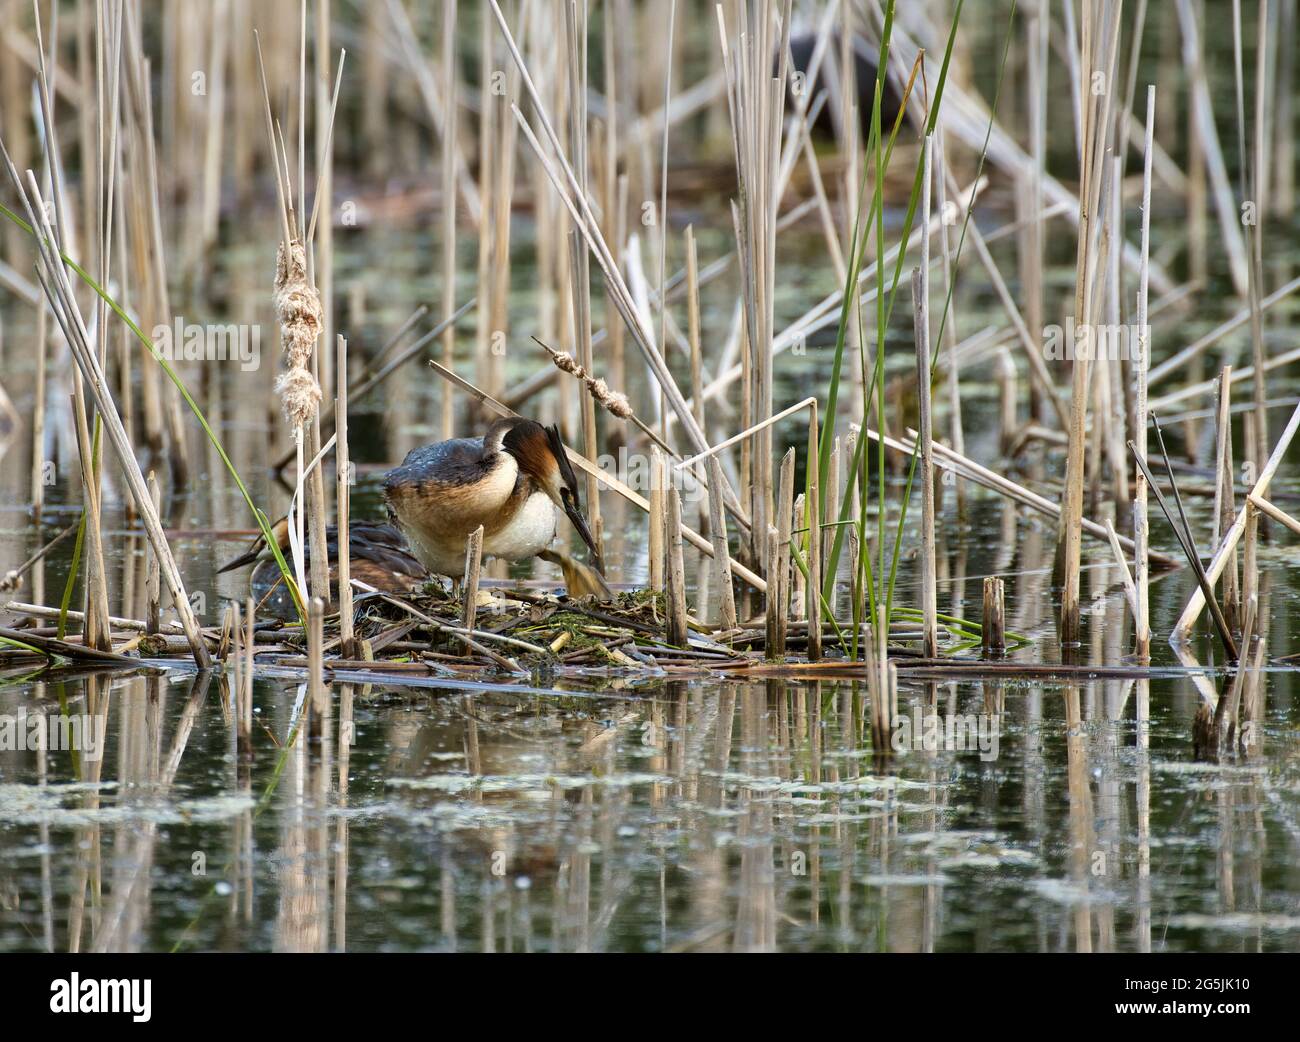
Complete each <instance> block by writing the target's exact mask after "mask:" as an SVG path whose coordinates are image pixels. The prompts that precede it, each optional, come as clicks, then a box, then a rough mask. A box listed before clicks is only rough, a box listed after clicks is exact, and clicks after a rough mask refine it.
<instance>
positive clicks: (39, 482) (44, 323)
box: [32, 300, 49, 523]
mask: <svg viewBox="0 0 1300 1042" xmlns="http://www.w3.org/2000/svg"><path fill="white" fill-rule="evenodd" d="M48 315H49V312H48V311H47V309H46V306H45V301H44V300H38V301H37V303H36V342H35V347H36V377H35V379H34V381H33V384H32V519H33V520H34V521H36V522H37V523H39V522H40V520H41V514H42V513H43V511H44V509H45V352H46V346H45V342H46V340H47V339H48V336H47V327H48V325H49V318H48Z"/></svg>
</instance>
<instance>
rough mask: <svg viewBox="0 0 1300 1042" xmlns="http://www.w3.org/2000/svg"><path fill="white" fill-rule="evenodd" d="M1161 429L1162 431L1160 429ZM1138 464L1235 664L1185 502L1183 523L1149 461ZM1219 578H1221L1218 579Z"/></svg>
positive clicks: (1234, 653) (1234, 648)
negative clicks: (1174, 511) (1193, 535)
mask: <svg viewBox="0 0 1300 1042" xmlns="http://www.w3.org/2000/svg"><path fill="white" fill-rule="evenodd" d="M1157 430H1159V428H1158V427H1157ZM1129 450H1130V451H1131V452H1133V453H1134V459H1137V453H1136V451H1135V450H1134V448H1133V443H1132V442H1129ZM1168 459H1169V458H1168V456H1167V455H1166V457H1165V464H1166V469H1167V471H1168V473H1169V479H1170V482H1171V483H1173V487H1174V491H1175V493H1177V491H1178V485H1177V484H1176V483H1174V481H1173V470H1172V468H1171V467H1169V465H1168ZM1137 462H1138V466H1139V467H1141V468H1142V469H1143V470H1145V471H1146V477H1147V484H1148V485H1149V486H1150V487H1151V491H1153V492H1154V493H1155V494H1156V503H1157V504H1159V506H1160V510H1161V512H1162V513H1163V514H1164V515H1165V519H1166V520H1167V521H1168V522H1169V526H1170V527H1171V528H1172V529H1173V530H1174V535H1175V536H1176V537H1177V538H1178V542H1179V544H1180V545H1181V546H1182V548H1183V553H1184V555H1185V556H1186V557H1187V561H1188V564H1190V565H1191V566H1192V571H1193V572H1194V573H1195V575H1196V581H1197V584H1198V586H1199V589H1200V591H1201V594H1202V596H1204V597H1205V598H1206V599H1207V600H1208V601H1209V602H1210V612H1211V614H1212V615H1213V617H1214V627H1215V629H1216V630H1218V633H1219V639H1220V640H1221V641H1223V648H1224V650H1225V651H1226V652H1227V653H1228V658H1229V659H1230V660H1231V661H1234V662H1235V661H1236V660H1237V646H1236V643H1235V642H1234V641H1233V639H1232V633H1231V632H1229V630H1228V624H1227V622H1226V620H1225V619H1224V617H1223V611H1222V609H1221V608H1220V607H1219V602H1218V601H1217V600H1215V598H1214V588H1213V585H1212V584H1213V582H1214V580H1213V579H1211V578H1209V577H1208V575H1207V573H1206V571H1205V568H1204V567H1203V566H1202V564H1201V558H1200V554H1199V553H1198V552H1197V549H1196V544H1195V542H1194V541H1193V540H1192V539H1191V533H1190V531H1188V530H1187V529H1186V515H1185V514H1183V511H1182V507H1181V500H1180V505H1179V514H1180V515H1181V520H1182V524H1180V523H1179V520H1180V519H1179V518H1175V517H1174V514H1173V511H1171V510H1170V509H1169V505H1168V504H1167V503H1166V502H1165V497H1164V494H1163V493H1162V492H1161V491H1160V486H1158V485H1157V484H1156V483H1155V479H1154V478H1153V477H1152V476H1151V471H1150V469H1149V468H1148V467H1147V464H1146V461H1145V460H1141V459H1139V460H1138V461H1137ZM1243 525H1244V521H1243ZM1215 578H1217V576H1216V577H1215Z"/></svg>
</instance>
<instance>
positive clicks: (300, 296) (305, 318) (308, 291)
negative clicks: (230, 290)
mask: <svg viewBox="0 0 1300 1042" xmlns="http://www.w3.org/2000/svg"><path fill="white" fill-rule="evenodd" d="M275 312H276V317H277V318H278V319H279V321H280V341H281V343H282V344H283V345H284V351H285V354H286V355H287V356H288V359H287V360H288V366H289V367H288V369H286V370H285V371H284V372H283V373H281V374H280V377H279V379H278V380H276V382H275V389H276V393H278V394H279V395H280V401H281V403H282V404H283V405H284V414H285V416H286V417H287V418H288V419H289V422H290V423H292V424H293V425H294V426H298V427H300V426H302V425H303V424H304V423H306V422H307V421H308V420H309V419H311V417H312V416H313V415H314V413H315V411H316V407H317V405H319V403H320V398H321V391H320V385H319V384H318V383H317V382H316V377H315V376H313V375H312V371H311V354H312V351H313V350H314V349H315V347H316V339H317V337H319V336H320V331H321V328H322V326H323V325H324V320H323V315H322V314H321V303H320V294H318V293H317V292H316V287H315V286H313V285H312V284H311V283H310V282H309V281H308V279H307V253H306V251H305V250H304V249H303V246H302V243H300V242H299V241H298V240H297V239H294V240H293V241H292V242H289V243H283V242H282V243H280V249H279V251H278V253H277V255H276V259H275Z"/></svg>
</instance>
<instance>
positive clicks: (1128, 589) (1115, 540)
mask: <svg viewBox="0 0 1300 1042" xmlns="http://www.w3.org/2000/svg"><path fill="white" fill-rule="evenodd" d="M1106 535H1108V536H1109V537H1110V552H1111V554H1112V555H1113V556H1114V558H1115V565H1116V567H1118V568H1119V577H1120V579H1121V580H1123V582H1124V599H1125V600H1127V601H1128V607H1129V611H1131V612H1132V613H1133V617H1134V618H1137V612H1138V603H1137V587H1136V586H1134V585H1133V574H1132V573H1131V572H1130V571H1129V567H1128V559H1127V558H1126V557H1125V556H1124V548H1123V547H1122V546H1120V545H1119V534H1118V533H1117V532H1116V531H1115V525H1114V524H1113V523H1112V522H1111V519H1110V518H1109V517H1108V518H1106Z"/></svg>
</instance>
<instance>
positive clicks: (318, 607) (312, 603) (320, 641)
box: [307, 596, 329, 736]
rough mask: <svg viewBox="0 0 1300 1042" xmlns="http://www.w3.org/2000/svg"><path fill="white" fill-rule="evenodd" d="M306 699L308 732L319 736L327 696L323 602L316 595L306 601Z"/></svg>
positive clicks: (327, 705) (327, 703)
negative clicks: (308, 720)
mask: <svg viewBox="0 0 1300 1042" xmlns="http://www.w3.org/2000/svg"><path fill="white" fill-rule="evenodd" d="M307 699H308V703H309V716H310V719H311V722H312V726H311V728H310V733H312V734H314V735H317V736H319V735H320V734H321V729H320V728H321V723H322V721H324V719H325V714H326V712H327V711H328V710H329V697H328V694H327V692H326V690H325V602H324V601H323V600H322V599H321V598H320V597H316V596H313V597H312V598H311V599H310V600H309V601H308V602H307Z"/></svg>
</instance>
